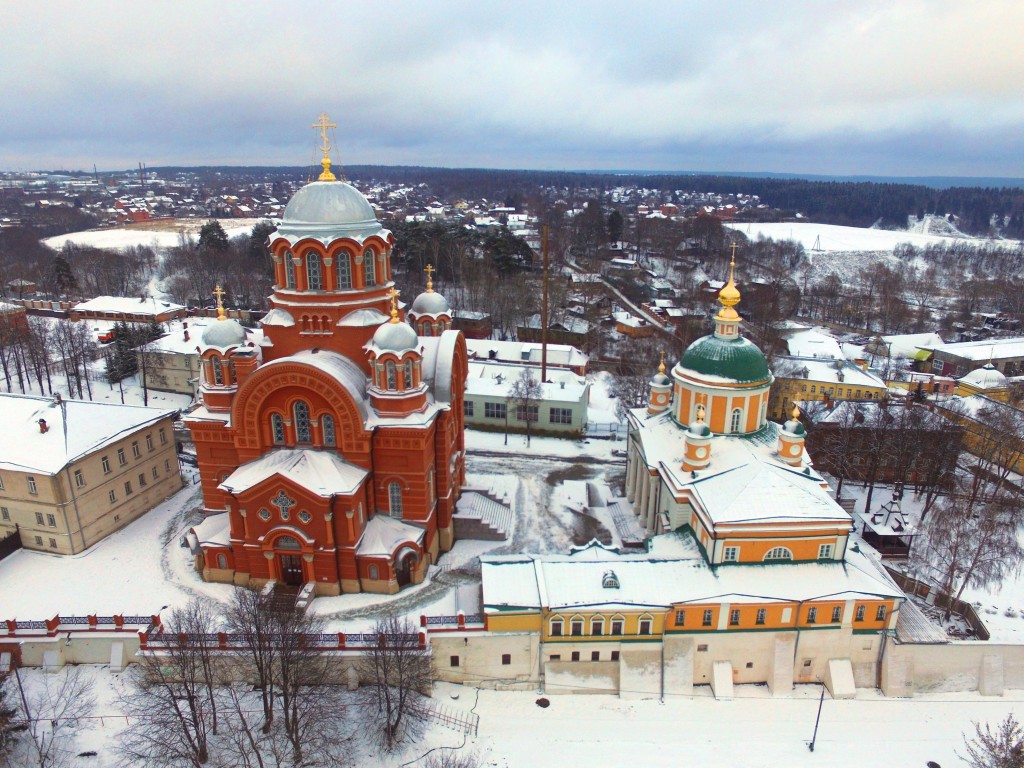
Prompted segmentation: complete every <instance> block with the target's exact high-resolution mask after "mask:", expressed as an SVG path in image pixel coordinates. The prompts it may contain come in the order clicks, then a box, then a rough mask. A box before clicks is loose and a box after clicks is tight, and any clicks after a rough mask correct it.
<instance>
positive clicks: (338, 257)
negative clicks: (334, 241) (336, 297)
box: [334, 251, 352, 291]
mask: <svg viewBox="0 0 1024 768" xmlns="http://www.w3.org/2000/svg"><path fill="white" fill-rule="evenodd" d="M334 263H335V264H336V265H337V266H336V269H337V277H338V290H339V291H347V290H349V289H351V288H352V262H351V261H349V255H348V251H338V252H337V253H336V254H335V256H334Z"/></svg>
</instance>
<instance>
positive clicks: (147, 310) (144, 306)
mask: <svg viewBox="0 0 1024 768" xmlns="http://www.w3.org/2000/svg"><path fill="white" fill-rule="evenodd" d="M184 310H185V307H183V306H182V305H181V304H171V303H170V302H166V301H158V300H157V299H152V298H150V297H148V296H146V297H144V298H142V299H139V298H136V297H133V296H97V297H96V298H95V299H90V300H89V301H83V302H82V303H81V304H76V305H75V306H74V307H73V309H72V311H74V312H113V313H117V314H125V315H153V316H154V317H155V316H156V315H159V314H163V313H164V312H177V311H182V312H183V311H184Z"/></svg>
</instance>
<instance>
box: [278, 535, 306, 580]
mask: <svg viewBox="0 0 1024 768" xmlns="http://www.w3.org/2000/svg"><path fill="white" fill-rule="evenodd" d="M301 549H302V545H301V544H299V542H298V540H297V539H295V538H293V537H291V536H282V537H281V538H279V539H278V540H277V541H276V542H274V550H275V552H276V554H277V565H278V569H279V572H280V574H281V582H282V583H283V584H286V585H288V586H289V587H301V586H302V584H303V582H304V579H303V575H302V555H301ZM280 550H283V551H280Z"/></svg>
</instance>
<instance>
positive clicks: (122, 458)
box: [117, 448, 128, 467]
mask: <svg viewBox="0 0 1024 768" xmlns="http://www.w3.org/2000/svg"><path fill="white" fill-rule="evenodd" d="M117 463H118V464H120V465H121V466H122V467H123V466H124V465H125V464H127V463H128V457H127V456H126V455H125V453H124V448H118V449H117Z"/></svg>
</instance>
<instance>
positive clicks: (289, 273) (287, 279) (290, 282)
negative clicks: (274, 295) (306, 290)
mask: <svg viewBox="0 0 1024 768" xmlns="http://www.w3.org/2000/svg"><path fill="white" fill-rule="evenodd" d="M284 287H285V288H291V289H292V290H295V263H294V262H293V261H292V252H291V251H285V253H284Z"/></svg>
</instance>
